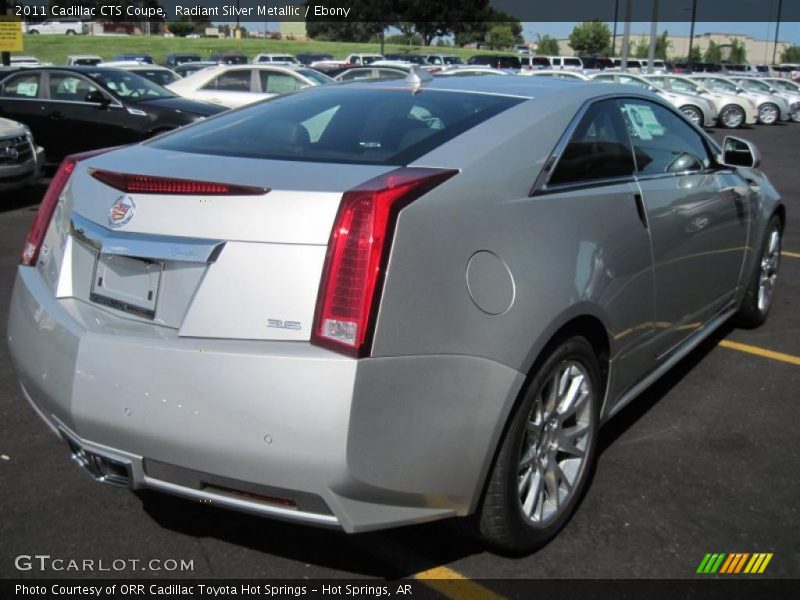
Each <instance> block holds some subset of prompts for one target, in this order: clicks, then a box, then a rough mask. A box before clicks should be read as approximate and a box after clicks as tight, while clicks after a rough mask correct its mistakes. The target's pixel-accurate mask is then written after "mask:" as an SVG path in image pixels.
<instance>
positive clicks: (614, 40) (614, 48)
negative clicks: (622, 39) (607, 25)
mask: <svg viewBox="0 0 800 600" xmlns="http://www.w3.org/2000/svg"><path fill="white" fill-rule="evenodd" d="M618 16H619V0H614V33H613V34H612V35H611V56H612V57H613V56H614V55H615V54H616V53H617V17H618Z"/></svg>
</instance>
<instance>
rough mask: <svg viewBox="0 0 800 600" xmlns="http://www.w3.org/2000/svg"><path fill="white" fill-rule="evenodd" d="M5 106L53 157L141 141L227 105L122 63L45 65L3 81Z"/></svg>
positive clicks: (1, 104)
mask: <svg viewBox="0 0 800 600" xmlns="http://www.w3.org/2000/svg"><path fill="white" fill-rule="evenodd" d="M0 111H1V112H2V114H3V115H4V116H6V117H8V118H11V119H14V120H15V121H19V122H21V123H24V124H25V125H27V126H28V127H30V129H31V131H32V132H33V136H34V138H35V139H36V141H37V142H39V143H40V144H42V145H43V146H44V147H45V150H46V156H47V160H48V161H49V162H53V161H59V160H61V159H62V158H63V157H64V156H65V155H67V154H72V153H74V152H83V151H86V150H93V149H95V148H103V147H106V146H119V145H121V144H129V143H132V142H137V141H139V140H143V139H145V138H148V137H151V136H153V135H156V134H158V133H163V132H164V131H169V130H170V129H175V128H177V127H181V126H182V125H186V124H188V123H193V122H194V121H197V120H199V119H202V118H204V117H207V116H210V115H213V114H216V113H218V112H221V111H222V109H220V108H219V107H217V106H213V105H210V104H203V103H200V102H191V101H189V100H185V99H183V98H179V97H177V96H175V94H173V93H172V92H170V91H169V90H167V89H166V88H163V87H161V86H160V85H156V84H154V83H152V82H151V81H148V80H147V79H145V78H144V77H140V76H139V75H137V74H136V73H131V72H128V71H124V70H122V69H114V68H100V67H40V68H33V69H24V70H21V71H18V72H16V73H12V74H10V75H8V76H7V77H6V78H5V79H3V80H2V81H0Z"/></svg>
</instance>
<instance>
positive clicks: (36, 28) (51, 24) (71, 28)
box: [25, 19, 84, 35]
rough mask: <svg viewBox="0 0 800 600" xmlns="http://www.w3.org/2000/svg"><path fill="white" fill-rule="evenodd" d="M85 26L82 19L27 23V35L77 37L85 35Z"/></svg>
mask: <svg viewBox="0 0 800 600" xmlns="http://www.w3.org/2000/svg"><path fill="white" fill-rule="evenodd" d="M83 30H84V24H83V23H82V22H81V21H80V19H61V20H50V21H42V22H41V23H25V33H29V34H31V35H35V34H38V33H41V34H42V35H44V34H51V35H55V34H58V35H76V34H80V33H83Z"/></svg>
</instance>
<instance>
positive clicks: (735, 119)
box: [645, 75, 758, 129]
mask: <svg viewBox="0 0 800 600" xmlns="http://www.w3.org/2000/svg"><path fill="white" fill-rule="evenodd" d="M645 78H646V79H647V80H648V81H650V82H652V83H654V84H655V85H657V86H658V87H660V88H663V89H665V90H668V91H671V92H676V93H684V94H696V95H699V96H702V97H703V98H705V99H706V100H708V101H710V102H712V103H713V104H714V107H715V108H716V109H717V114H718V116H717V122H718V124H719V126H720V127H724V128H726V129H735V128H737V127H744V126H745V125H755V124H756V123H757V122H758V112H757V111H756V105H755V103H754V102H753V101H752V100H749V99H747V98H745V97H742V96H739V95H737V94H731V93H725V92H712V91H709V90H707V89H706V88H705V87H703V84H702V83H700V82H699V81H697V80H695V79H690V78H688V77H683V76H681V75H646V76H645Z"/></svg>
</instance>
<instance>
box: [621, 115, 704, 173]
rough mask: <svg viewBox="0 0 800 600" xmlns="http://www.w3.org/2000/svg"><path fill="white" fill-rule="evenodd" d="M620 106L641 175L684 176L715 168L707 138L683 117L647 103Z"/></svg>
mask: <svg viewBox="0 0 800 600" xmlns="http://www.w3.org/2000/svg"><path fill="white" fill-rule="evenodd" d="M620 106H621V108H622V115H623V118H624V119H625V124H626V125H627V127H628V132H629V133H630V138H631V143H632V144H633V152H634V155H635V157H636V167H637V172H638V173H641V174H643V175H656V174H663V173H683V172H686V171H702V170H703V169H707V168H709V167H710V166H711V156H710V154H709V152H708V148H707V147H706V144H705V142H704V141H703V138H702V137H701V135H700V134H699V133H698V132H697V131H695V130H694V129H693V128H692V126H691V125H690V124H689V123H687V122H686V120H685V119H684V118H683V117H679V116H678V115H676V114H675V113H673V112H672V111H670V110H667V109H666V108H664V107H663V106H659V105H657V104H654V103H652V102H648V101H646V100H623V101H621V102H620Z"/></svg>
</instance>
